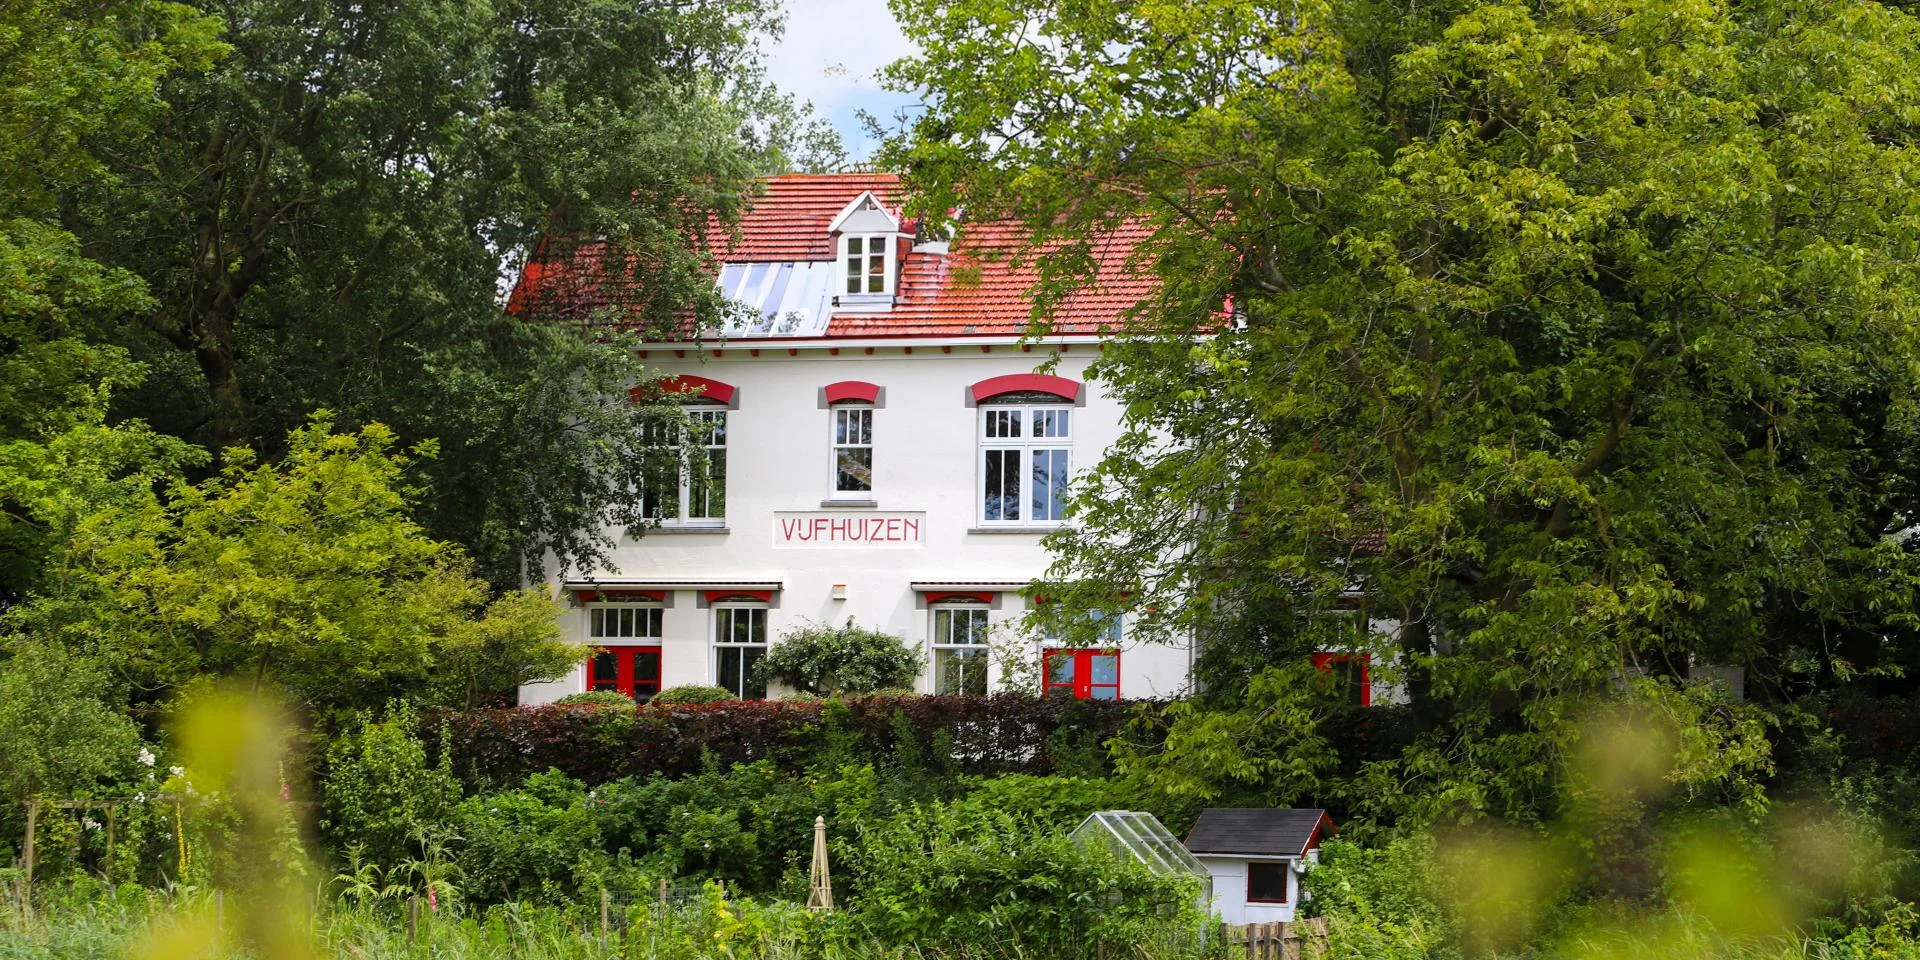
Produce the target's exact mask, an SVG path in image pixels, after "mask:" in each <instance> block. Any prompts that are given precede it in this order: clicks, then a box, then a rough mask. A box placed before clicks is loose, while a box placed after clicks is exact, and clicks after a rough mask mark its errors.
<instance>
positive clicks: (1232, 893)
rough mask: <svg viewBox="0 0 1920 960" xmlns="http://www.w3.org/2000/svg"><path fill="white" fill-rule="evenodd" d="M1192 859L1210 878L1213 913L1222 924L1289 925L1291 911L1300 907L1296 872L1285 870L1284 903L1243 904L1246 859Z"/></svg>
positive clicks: (1291, 920) (1245, 889) (1197, 857)
mask: <svg viewBox="0 0 1920 960" xmlns="http://www.w3.org/2000/svg"><path fill="white" fill-rule="evenodd" d="M1195 859H1197V860H1199V861H1200V863H1201V864H1202V865H1203V866H1205V867H1206V868H1207V872H1208V873H1209V874H1212V875H1213V912H1214V913H1215V914H1217V915H1219V917H1220V919H1221V920H1222V921H1224V922H1226V923H1234V924H1239V923H1292V922H1293V914H1294V908H1295V907H1297V906H1299V904H1300V873H1299V871H1298V870H1295V869H1292V866H1291V863H1290V862H1289V868H1288V870H1287V902H1286V903H1248V902H1247V864H1248V863H1249V862H1250V861H1248V860H1246V859H1241V858H1234V857H1203V856H1198V855H1196V857H1195Z"/></svg>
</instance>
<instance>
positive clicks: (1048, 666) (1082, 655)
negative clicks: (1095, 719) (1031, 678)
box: [1041, 650, 1120, 700]
mask: <svg viewBox="0 0 1920 960" xmlns="http://www.w3.org/2000/svg"><path fill="white" fill-rule="evenodd" d="M1041 673H1042V675H1043V677H1044V683H1043V686H1044V689H1043V690H1042V693H1044V694H1045V695H1046V696H1049V697H1074V698H1076V699H1079V700H1118V699H1120V651H1118V650H1047V651H1044V652H1043V653H1042V654H1041Z"/></svg>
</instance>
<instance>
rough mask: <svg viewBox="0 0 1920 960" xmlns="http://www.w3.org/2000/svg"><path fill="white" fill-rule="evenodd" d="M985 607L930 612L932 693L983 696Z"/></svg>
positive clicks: (985, 669) (985, 673) (945, 607)
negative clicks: (931, 630) (931, 626)
mask: <svg viewBox="0 0 1920 960" xmlns="http://www.w3.org/2000/svg"><path fill="white" fill-rule="evenodd" d="M987 649H988V647H987V608H986V607H985V606H940V607H935V608H934V610H933V692H934V693H936V694H967V695H970V696H985V695H986V693H987Z"/></svg>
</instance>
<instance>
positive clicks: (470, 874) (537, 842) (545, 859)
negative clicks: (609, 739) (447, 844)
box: [453, 771, 604, 902]
mask: <svg viewBox="0 0 1920 960" xmlns="http://www.w3.org/2000/svg"><path fill="white" fill-rule="evenodd" d="M453 825H454V830H455V832H456V833H457V834H458V835H459V836H460V837H461V838H462V839H463V840H464V845H463V846H462V847H461V849H460V852H459V855H458V858H457V859H458V862H459V865H460V872H461V874H462V875H463V876H464V877H465V886H466V889H465V894H466V896H468V897H469V898H473V899H477V900H480V901H485V902H498V901H504V900H533V901H538V902H564V901H568V900H575V899H584V898H585V897H586V896H587V895H589V894H594V893H597V891H583V890H581V889H579V885H578V884H576V883H575V882H574V880H575V877H576V875H577V874H578V873H580V872H581V871H583V870H596V869H598V868H599V867H600V866H601V864H600V862H599V861H601V860H603V859H604V855H603V854H602V853H601V852H600V851H601V844H600V828H599V824H598V822H597V821H596V820H595V818H594V815H593V813H592V812H591V811H590V810H589V809H588V796H587V792H586V789H585V788H584V787H583V786H582V785H581V784H580V782H579V781H578V780H575V779H573V778H571V777H569V776H567V775H566V774H563V773H560V772H559V771H548V772H547V773H536V774H534V775H533V776H531V777H528V778H527V782H526V784H525V785H524V786H522V787H521V789H518V790H505V791H501V792H498V793H487V794H481V795H480V796H476V797H468V798H467V799H466V800H465V801H464V802H462V803H461V804H460V806H459V807H458V808H457V809H456V810H455V811H454V814H453Z"/></svg>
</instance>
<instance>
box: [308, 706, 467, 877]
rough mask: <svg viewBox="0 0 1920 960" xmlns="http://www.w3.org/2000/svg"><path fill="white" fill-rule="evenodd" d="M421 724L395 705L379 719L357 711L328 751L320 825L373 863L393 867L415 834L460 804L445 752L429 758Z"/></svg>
mask: <svg viewBox="0 0 1920 960" xmlns="http://www.w3.org/2000/svg"><path fill="white" fill-rule="evenodd" d="M419 729H420V717H419V715H418V714H417V713H415V712H414V710H413V709H412V708H411V707H408V706H406V705H403V704H395V705H394V706H393V707H392V708H390V709H389V710H388V711H387V715H386V717H385V718H384V719H382V720H380V721H378V722H375V721H373V720H372V719H371V718H370V717H367V716H365V715H362V716H361V718H360V722H359V725H358V726H357V727H356V728H355V729H353V730H351V731H349V732H347V733H346V734H344V735H343V736H341V737H339V738H338V739H336V740H335V741H334V742H333V746H332V748H331V749H330V750H329V751H328V754H327V775H326V779H325V780H324V781H322V784H321V795H322V799H323V800H324V803H325V808H326V820H325V821H324V822H323V823H322V824H321V826H322V828H323V829H324V830H326V831H327V833H328V834H330V835H331V836H333V837H335V838H336V839H339V840H341V841H343V846H344V845H345V843H346V842H351V843H352V844H354V845H355V846H357V847H358V848H359V849H360V850H361V851H362V852H363V853H364V854H365V856H367V857H368V858H369V860H370V862H371V863H373V864H375V865H378V866H382V867H387V868H391V867H393V866H395V865H397V864H399V863H401V862H402V861H404V860H405V859H406V858H407V857H408V856H409V855H412V854H415V853H418V852H419V850H418V846H419V845H418V840H419V839H420V838H421V837H422V836H423V835H425V834H427V833H429V832H431V831H432V830H433V829H434V828H436V827H438V826H440V825H441V824H444V823H445V822H446V820H447V816H448V814H450V813H451V812H452V811H453V808H454V805H455V804H457V803H459V802H460V781H459V780H457V779H456V778H455V777H454V775H453V768H452V765H451V763H450V762H449V758H448V757H447V755H446V754H445V752H444V751H443V752H442V753H441V755H440V760H439V763H438V764H433V763H429V762H428V760H427V748H426V746H425V745H424V744H422V743H421V742H420V739H419V736H418V735H417V733H416V731H418V730H419Z"/></svg>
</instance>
